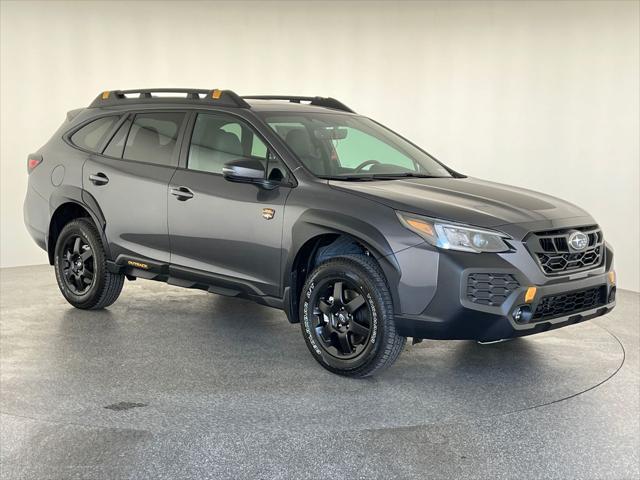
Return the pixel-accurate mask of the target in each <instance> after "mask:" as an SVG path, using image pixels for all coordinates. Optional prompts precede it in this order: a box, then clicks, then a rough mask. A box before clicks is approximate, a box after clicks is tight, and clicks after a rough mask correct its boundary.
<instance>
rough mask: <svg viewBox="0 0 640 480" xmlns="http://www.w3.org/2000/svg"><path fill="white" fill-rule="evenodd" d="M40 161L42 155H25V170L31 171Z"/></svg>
mask: <svg viewBox="0 0 640 480" xmlns="http://www.w3.org/2000/svg"><path fill="white" fill-rule="evenodd" d="M41 163H42V155H36V154H31V155H29V156H28V157H27V172H28V173H31V172H33V170H34V169H35V168H36V167H37V166H38V165H40V164H41Z"/></svg>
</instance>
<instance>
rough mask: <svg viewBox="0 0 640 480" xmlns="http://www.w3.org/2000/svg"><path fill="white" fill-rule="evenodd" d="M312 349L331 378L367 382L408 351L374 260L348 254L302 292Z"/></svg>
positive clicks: (312, 277) (318, 270)
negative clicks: (343, 377) (367, 377)
mask: <svg viewBox="0 0 640 480" xmlns="http://www.w3.org/2000/svg"><path fill="white" fill-rule="evenodd" d="M299 315H300V324H301V325H300V326H301V329H302V335H303V336H304V339H305V343H306V344H307V348H308V349H309V351H310V352H311V355H312V356H313V357H314V358H315V360H316V361H317V362H318V363H319V364H320V365H321V366H322V367H324V368H325V369H327V370H329V371H330V372H333V373H337V374H339V375H344V376H348V377H366V376H369V375H372V374H373V373H375V372H377V371H380V370H382V369H384V368H386V367H388V366H389V365H391V364H392V363H393V362H394V361H395V360H396V358H398V355H400V352H401V351H402V349H403V348H404V345H405V342H406V338H405V337H403V336H401V335H399V334H398V333H397V331H396V328H395V322H394V318H393V301H392V299H391V293H390V292H389V287H388V285H387V282H386V279H385V276H384V274H383V272H382V270H381V268H380V266H379V264H378V263H377V261H376V260H375V259H374V258H371V256H369V255H365V254H345V255H343V256H340V257H334V258H330V259H328V260H326V261H324V262H322V263H320V264H318V265H316V266H315V267H314V269H313V271H311V272H310V273H309V275H308V276H307V278H306V279H305V283H304V286H303V289H302V291H301V292H300V311H299Z"/></svg>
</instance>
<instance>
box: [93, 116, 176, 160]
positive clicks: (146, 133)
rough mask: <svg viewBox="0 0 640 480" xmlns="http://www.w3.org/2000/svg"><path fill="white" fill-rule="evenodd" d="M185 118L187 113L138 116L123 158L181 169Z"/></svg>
mask: <svg viewBox="0 0 640 480" xmlns="http://www.w3.org/2000/svg"><path fill="white" fill-rule="evenodd" d="M184 118H185V114H184V113H183V112H167V113H164V112H163V113H141V114H138V115H136V116H135V119H134V120H133V124H132V125H131V130H129V135H128V136H127V140H126V145H125V147H124V155H123V157H124V158H125V159H127V160H137V161H140V162H148V163H155V164H157V165H177V163H178V133H179V132H180V127H181V126H182V123H183V121H184ZM115 140H116V139H115V138H114V141H115ZM112 143H113V142H112ZM110 146H111V145H109V147H110ZM105 154H107V152H106V151H105Z"/></svg>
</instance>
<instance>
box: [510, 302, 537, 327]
mask: <svg viewBox="0 0 640 480" xmlns="http://www.w3.org/2000/svg"><path fill="white" fill-rule="evenodd" d="M511 315H512V316H513V319H514V320H515V321H516V322H518V323H529V322H530V321H531V320H532V319H533V312H532V311H531V307H530V306H529V305H520V306H519V307H516V308H515V309H514V310H513V313H512V314H511Z"/></svg>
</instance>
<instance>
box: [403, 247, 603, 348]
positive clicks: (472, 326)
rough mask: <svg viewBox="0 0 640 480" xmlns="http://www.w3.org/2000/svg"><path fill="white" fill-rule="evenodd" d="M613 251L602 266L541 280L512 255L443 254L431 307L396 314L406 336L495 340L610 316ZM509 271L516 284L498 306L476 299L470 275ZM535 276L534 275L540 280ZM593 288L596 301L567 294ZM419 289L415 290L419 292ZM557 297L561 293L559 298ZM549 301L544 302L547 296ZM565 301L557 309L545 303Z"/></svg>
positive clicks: (499, 273)
mask: <svg viewBox="0 0 640 480" xmlns="http://www.w3.org/2000/svg"><path fill="white" fill-rule="evenodd" d="M612 260H613V252H612V251H611V250H610V249H609V248H607V250H606V257H605V261H604V263H603V265H601V266H600V267H599V268H597V269H594V270H592V271H590V272H586V273H582V274H580V275H579V276H576V275H574V276H572V277H571V276H568V277H563V278H553V279H546V280H547V281H546V283H542V284H540V276H539V275H538V272H539V271H540V270H539V269H538V267H537V266H536V269H537V271H535V272H533V273H534V274H529V272H528V269H527V268H525V269H521V268H518V267H519V266H520V264H519V263H518V262H513V263H511V262H510V257H509V256H508V255H484V254H483V255H476V254H472V253H462V252H446V253H441V254H440V255H439V259H438V274H437V278H438V281H437V287H436V290H435V293H434V294H433V296H432V297H431V300H430V301H429V302H428V304H427V306H426V308H425V309H424V310H423V311H422V312H420V313H418V314H407V313H396V316H395V322H396V328H397V330H398V333H400V334H401V335H403V336H407V337H415V338H430V339H443V340H444V339H447V340H479V341H495V340H501V339H507V338H514V337H521V336H525V335H531V334H535V333H540V332H545V331H548V330H552V329H556V328H560V327H564V326H567V325H572V324H575V323H579V322H583V321H585V320H590V319H592V318H595V317H599V316H601V315H605V314H606V313H608V312H610V311H611V310H612V309H613V308H614V307H615V304H616V302H615V285H614V284H612V283H611V281H610V278H609V275H608V272H609V271H611V270H612V264H613V262H612ZM486 273H490V274H497V275H510V276H511V277H510V278H512V279H513V280H514V283H513V284H512V286H511V289H510V291H508V292H506V293H505V295H504V296H505V297H506V298H504V300H503V301H501V302H499V303H500V304H499V305H485V304H480V303H476V302H477V300H476V299H474V298H473V297H472V296H470V295H469V276H470V275H473V274H486ZM531 277H535V281H534V280H532V278H531ZM530 286H535V287H536V295H535V297H534V299H533V301H530V302H529V303H527V302H526V301H525V294H526V291H527V289H528V287H530ZM572 292H578V298H582V299H583V300H584V297H580V292H591V293H592V294H593V296H589V297H588V298H589V299H590V300H592V301H589V302H581V301H580V300H579V301H575V298H576V297H575V296H571V297H564V300H566V299H568V301H563V298H562V296H564V294H567V293H572ZM414 294H415V293H414ZM558 296H561V297H560V298H558ZM545 298H546V300H544V303H543V299H545ZM551 302H555V305H560V306H562V308H559V309H558V311H550V310H549V309H548V308H546V309H545V308H543V307H544V305H549V304H551V305H553V303H551ZM524 306H526V307H528V309H529V310H530V312H531V313H533V312H536V314H537V316H536V317H533V318H529V319H526V320H528V321H525V319H523V318H520V319H519V320H516V318H517V317H516V315H514V313H515V311H516V309H517V308H518V307H524Z"/></svg>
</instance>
